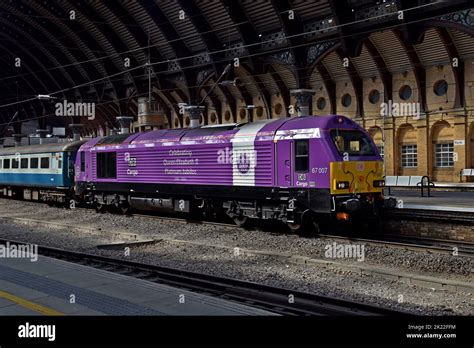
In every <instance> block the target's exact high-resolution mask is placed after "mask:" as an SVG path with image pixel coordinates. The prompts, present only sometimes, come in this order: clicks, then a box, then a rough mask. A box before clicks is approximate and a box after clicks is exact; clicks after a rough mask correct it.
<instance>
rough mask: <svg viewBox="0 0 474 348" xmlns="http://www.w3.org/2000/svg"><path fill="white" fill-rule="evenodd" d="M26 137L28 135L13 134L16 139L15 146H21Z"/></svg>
mask: <svg viewBox="0 0 474 348" xmlns="http://www.w3.org/2000/svg"><path fill="white" fill-rule="evenodd" d="M24 137H26V134H13V138H14V139H15V146H21V139H23V138H24Z"/></svg>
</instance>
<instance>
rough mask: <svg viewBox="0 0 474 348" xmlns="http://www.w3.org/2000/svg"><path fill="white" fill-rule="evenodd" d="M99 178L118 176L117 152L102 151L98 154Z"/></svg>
mask: <svg viewBox="0 0 474 348" xmlns="http://www.w3.org/2000/svg"><path fill="white" fill-rule="evenodd" d="M97 178H99V179H115V178H117V156H116V154H115V152H101V153H98V154H97Z"/></svg>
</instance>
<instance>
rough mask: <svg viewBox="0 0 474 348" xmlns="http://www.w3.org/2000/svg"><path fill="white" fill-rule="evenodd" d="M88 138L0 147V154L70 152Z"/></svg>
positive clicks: (75, 149)
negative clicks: (65, 141)
mask: <svg viewBox="0 0 474 348" xmlns="http://www.w3.org/2000/svg"><path fill="white" fill-rule="evenodd" d="M85 142H86V140H80V141H72V142H67V143H50V144H38V145H27V146H14V147H4V148H1V149H0V156H7V155H15V154H18V153H19V154H30V153H49V152H68V151H77V150H78V149H79V147H81V145H82V144H84V143H85Z"/></svg>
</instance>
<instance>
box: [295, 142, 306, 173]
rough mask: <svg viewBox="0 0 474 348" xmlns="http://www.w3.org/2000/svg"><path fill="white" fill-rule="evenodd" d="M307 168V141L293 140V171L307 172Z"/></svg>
mask: <svg viewBox="0 0 474 348" xmlns="http://www.w3.org/2000/svg"><path fill="white" fill-rule="evenodd" d="M308 170H309V142H308V140H307V139H305V140H295V171H297V172H307V171H308Z"/></svg>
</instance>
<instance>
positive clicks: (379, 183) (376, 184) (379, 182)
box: [373, 180, 385, 187]
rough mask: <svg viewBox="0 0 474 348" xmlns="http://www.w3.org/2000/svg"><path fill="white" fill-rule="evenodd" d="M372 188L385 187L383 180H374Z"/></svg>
mask: <svg viewBox="0 0 474 348" xmlns="http://www.w3.org/2000/svg"><path fill="white" fill-rule="evenodd" d="M373 186H374V187H385V180H374V185H373Z"/></svg>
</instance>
